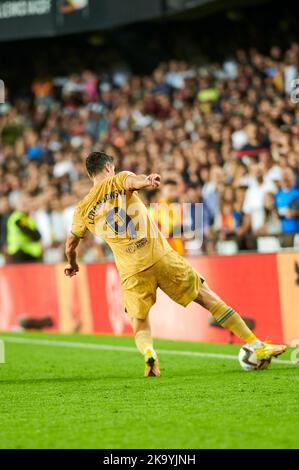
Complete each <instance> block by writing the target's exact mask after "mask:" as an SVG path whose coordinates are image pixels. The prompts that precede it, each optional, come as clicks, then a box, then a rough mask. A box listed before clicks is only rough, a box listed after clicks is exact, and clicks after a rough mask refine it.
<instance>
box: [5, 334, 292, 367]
mask: <svg viewBox="0 0 299 470" xmlns="http://www.w3.org/2000/svg"><path fill="white" fill-rule="evenodd" d="M0 339H2V340H3V341H4V342H6V343H22V344H32V345H37V346H52V347H53V346H54V347H63V348H78V349H94V350H100V351H121V352H132V353H136V352H137V350H136V348H132V347H129V346H114V345H111V344H96V343H79V342H73V341H57V340H48V339H35V338H17V337H16V336H0ZM157 351H158V352H159V353H162V354H166V355H167V354H169V355H173V356H189V357H190V356H191V357H203V358H211V359H212V358H213V359H228V360H233V361H236V360H238V357H237V355H233V354H221V353H208V352H198V351H177V350H173V349H157ZM273 361H274V362H276V363H278V364H288V365H290V364H291V365H294V363H293V362H292V361H287V360H281V359H273Z"/></svg>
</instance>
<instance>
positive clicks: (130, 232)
mask: <svg viewBox="0 0 299 470" xmlns="http://www.w3.org/2000/svg"><path fill="white" fill-rule="evenodd" d="M86 169H87V173H88V175H89V177H90V179H91V180H92V181H93V188H92V189H91V190H90V192H89V193H88V194H87V196H86V197H85V198H84V199H82V200H81V201H80V202H79V203H78V205H77V207H76V209H75V213H74V217H73V224H72V230H71V233H70V235H69V236H68V238H67V241H66V250H65V252H66V256H67V260H68V264H67V266H66V267H65V271H64V272H65V275H66V276H70V277H72V276H74V275H76V273H77V272H78V271H79V266H78V264H77V247H78V245H79V242H80V240H81V239H82V238H83V237H84V235H85V233H86V231H87V230H89V231H90V232H92V233H93V234H94V235H98V236H100V237H101V238H103V239H104V240H105V241H106V242H107V243H108V244H109V246H110V247H111V249H112V251H113V254H114V257H115V263H116V266H117V268H118V271H119V274H120V277H121V282H122V288H123V292H124V304H125V311H126V312H127V314H128V316H129V318H130V321H131V324H132V328H133V331H134V334H135V341H136V346H137V348H138V349H139V351H140V352H141V354H142V355H143V356H144V360H145V372H144V375H145V376H146V377H148V376H150V375H154V376H159V375H160V371H159V363H158V357H157V353H156V352H155V350H154V347H153V339H152V337H151V328H150V323H149V318H148V314H149V311H150V308H151V307H152V305H153V304H154V303H155V301H156V291H157V288H158V287H160V289H162V290H163V291H164V292H165V293H166V294H167V295H168V296H169V297H170V298H171V299H173V300H174V301H175V302H177V303H179V304H181V305H183V306H184V307H186V306H187V305H188V304H189V303H190V302H192V301H194V302H197V303H198V304H200V305H202V306H203V307H205V308H206V309H207V310H209V311H210V313H211V314H212V315H213V316H214V318H215V319H216V320H217V322H218V323H219V325H221V326H222V327H224V328H227V329H229V330H230V331H231V332H233V333H234V334H235V335H236V336H238V337H239V338H241V339H242V340H243V341H244V343H248V344H250V345H252V348H253V349H254V350H255V352H256V355H257V357H258V359H260V360H263V359H265V360H271V358H272V357H276V356H278V355H280V354H282V353H283V352H284V351H285V349H286V346H284V345H274V344H267V343H264V342H262V341H260V340H259V339H258V338H256V336H255V335H254V333H253V332H252V331H251V330H250V329H249V328H248V327H247V325H246V324H245V322H244V321H243V320H242V318H241V317H240V315H239V314H238V313H237V312H235V311H234V309H233V308H231V307H229V306H228V305H226V303H225V302H224V301H223V300H222V299H220V298H219V297H218V295H217V294H215V293H214V292H213V291H212V290H211V289H210V288H209V286H208V284H207V282H206V281H205V279H204V277H203V276H202V275H201V274H199V273H198V272H196V271H195V269H194V268H193V267H192V266H191V264H190V263H189V262H188V261H187V260H186V259H184V258H183V257H181V256H180V255H179V254H178V253H176V252H175V251H174V250H173V249H172V247H171V246H170V245H169V243H168V242H167V240H166V238H164V236H163V235H162V233H161V232H160V231H159V230H158V228H157V226H156V225H155V224H154V223H153V221H152V220H151V218H150V217H149V215H148V211H147V209H146V207H145V205H144V204H143V203H142V201H141V199H140V198H139V196H138V193H137V192H138V190H140V189H145V188H158V187H159V186H160V176H159V175H158V174H150V175H148V176H146V175H135V174H134V173H131V172H128V171H121V172H120V173H118V174H115V170H114V164H113V158H112V157H110V156H109V155H106V154H105V153H104V152H93V153H91V154H90V155H89V156H88V157H87V159H86ZM162 314H163V313H161V315H162Z"/></svg>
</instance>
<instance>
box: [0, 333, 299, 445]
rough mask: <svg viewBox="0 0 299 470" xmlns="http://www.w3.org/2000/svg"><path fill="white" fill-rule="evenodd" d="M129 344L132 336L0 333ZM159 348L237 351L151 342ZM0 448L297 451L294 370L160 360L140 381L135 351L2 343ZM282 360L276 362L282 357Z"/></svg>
mask: <svg viewBox="0 0 299 470" xmlns="http://www.w3.org/2000/svg"><path fill="white" fill-rule="evenodd" d="M8 336H10V337H11V336H14V337H16V336H17V337H18V338H26V339H42V340H44V339H47V340H53V341H55V340H56V341H61V340H63V341H70V342H74V341H76V342H80V343H97V344H102V345H115V346H117V345H118V346H127V347H132V346H133V339H132V338H118V337H108V336H105V337H103V336H85V335H78V334H77V335H58V334H40V333H25V334H19V335H15V334H14V335H10V334H8V335H5V334H1V337H2V339H3V338H5V337H8ZM155 344H156V347H157V348H158V349H168V350H170V349H171V350H175V351H178V350H183V351H184V350H186V351H200V352H210V353H211V352H212V353H222V354H237V352H238V349H239V347H238V346H230V345H211V344H195V343H182V342H174V341H156V343H155ZM5 346H6V364H0V387H1V400H0V417H1V427H0V447H1V448H277V447H279V448H298V447H299V436H298V427H299V393H298V390H299V366H294V365H291V364H279V363H275V364H272V365H271V367H270V369H269V370H267V371H259V372H252V373H246V372H244V371H242V370H241V369H240V366H239V363H238V362H237V361H233V360H227V359H219V358H215V359H214V358H207V357H196V356H190V357H189V356H188V357H187V356H176V355H169V354H166V353H165V354H163V353H161V354H160V365H161V372H162V377H160V378H158V379H157V378H148V379H144V378H143V376H142V374H143V362H142V357H141V355H139V354H138V353H137V352H136V354H133V353H132V352H129V351H128V352H127V351H113V350H92V349H81V348H68V347H61V346H60V347H58V346H54V345H49V346H48V345H47V346H46V345H37V344H21V343H20V344H19V343H10V342H7V343H6V345H5ZM288 358H289V356H288V354H284V356H283V357H282V359H288Z"/></svg>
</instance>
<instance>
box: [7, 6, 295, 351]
mask: <svg viewBox="0 0 299 470" xmlns="http://www.w3.org/2000/svg"><path fill="white" fill-rule="evenodd" d="M128 3H129V5H128ZM226 3H228V2H225V1H222V2H218V1H187V0H185V1H184V0H181V1H180V0H168V1H160V0H155V1H151V2H148V1H140V0H139V1H137V0H136V1H131V2H123V1H121V0H113V1H112V0H109V1H108V0H106V1H104V0H103V1H101V2H96V1H93V0H90V1H88V0H86V1H85V0H84V1H83V0H82V1H81V2H80V1H76V2H72V1H57V2H54V1H50V0H48V1H47V0H43V1H40V0H31V1H25V2H24V1H23V2H19V1H10V2H5V1H3V2H1V4H0V41H1V42H0V64H1V65H0V67H1V68H0V79H1V80H3V82H4V86H5V100H2V101H4V103H3V104H0V132H1V141H0V262H1V268H0V328H1V329H2V330H12V329H16V328H17V329H22V328H23V329H27V328H28V329H32V328H35V329H45V330H47V331H59V332H74V331H79V332H97V333H112V334H117V335H122V334H129V333H130V328H129V325H128V322H127V319H126V317H125V314H124V312H123V306H122V297H121V288H120V283H119V278H118V275H117V273H116V269H115V267H114V264H113V260H112V257H111V253H110V252H109V250H108V249H107V246H106V245H103V244H102V243H101V242H100V241H97V242H95V241H94V240H93V238H92V237H91V236H89V237H87V238H86V239H85V240H84V242H83V243H82V250H81V255H80V256H81V262H82V269H81V272H80V276H77V277H76V278H75V279H72V280H71V281H70V280H69V279H65V278H64V275H63V263H64V253H63V247H64V241H65V237H66V234H67V233H68V230H69V227H70V221H71V217H72V213H73V210H74V205H75V204H76V202H77V201H78V199H80V198H81V197H82V196H83V195H85V193H86V192H87V191H88V189H89V187H90V186H89V185H90V183H89V181H88V180H87V178H86V176H85V170H84V159H85V158H86V156H87V154H88V152H89V151H90V150H91V149H92V148H94V146H96V147H98V148H104V149H105V150H106V151H107V153H111V154H112V155H113V156H114V157H115V159H116V162H117V168H118V169H127V170H131V171H134V172H137V173H138V172H139V173H145V172H148V171H157V172H159V173H161V176H162V181H166V180H169V179H170V180H172V181H173V182H174V183H175V185H173V184H172V185H171V186H172V189H173V187H175V194H174V195H173V191H172V192H171V190H170V191H169V192H170V193H171V194H169V192H167V194H166V193H165V191H164V189H163V185H162V188H161V191H160V192H144V194H143V195H142V196H143V199H144V200H145V201H146V202H147V203H151V202H159V201H160V200H165V198H168V197H169V198H170V202H171V203H172V202H175V199H176V198H177V197H178V200H179V202H181V203H183V202H189V203H196V202H203V204H204V243H203V245H200V244H199V243H197V240H196V239H194V238H192V234H191V235H190V236H189V237H188V238H187V239H185V240H182V239H181V240H171V241H170V242H171V243H172V244H173V246H174V247H175V248H176V249H177V250H178V251H180V252H181V253H183V254H184V255H185V256H188V257H191V258H190V259H191V262H192V263H193V264H194V265H195V266H196V267H197V268H198V270H199V271H200V272H202V273H203V274H204V275H205V276H206V277H207V279H208V280H209V283H210V285H211V286H212V287H214V288H215V290H216V291H217V292H218V293H219V294H220V295H221V296H222V297H224V298H225V299H227V301H228V302H230V303H232V304H233V305H234V308H236V309H237V310H238V311H240V313H241V314H243V315H244V316H247V317H248V318H250V319H251V320H252V321H254V325H255V331H256V333H257V334H258V335H259V336H261V337H264V336H265V335H267V336H269V337H271V338H272V339H273V340H274V341H286V342H288V343H291V342H292V341H293V340H294V339H296V338H298V337H299V317H298V314H297V312H296V309H295V308H294V306H295V305H297V302H298V300H299V280H298V279H299V278H298V273H299V255H298V247H299V217H298V216H297V215H298V214H297V211H298V208H299V126H298V122H299V111H298V110H299V108H298V99H299V90H298V83H297V82H296V79H298V56H299V38H298V25H297V20H296V15H295V13H294V12H293V9H294V6H293V3H294V2H293V3H292V2H289V1H286V2H271V1H264V2H251V1H244V2H243V1H242V2H241V1H238V2H237V1H236V2H229V7H228V6H227V5H226ZM253 3H254V4H255V5H254V6H253V5H252V4H253ZM256 3H258V4H256ZM21 4H22V5H21ZM124 4H126V5H125V6H124ZM168 189H169V188H168ZM21 191H22V192H25V193H27V194H28V195H29V196H30V204H31V209H32V217H33V219H34V220H35V221H36V227H37V231H38V232H39V233H40V235H41V242H40V243H41V245H42V259H41V260H40V262H38V263H34V264H30V265H28V264H27V263H25V262H24V263H22V265H19V264H18V265H16V264H11V263H10V261H11V259H10V256H9V250H8V240H7V220H8V217H9V216H10V214H11V213H12V211H13V210H14V208H15V204H16V201H17V199H18V195H19V194H20V192H21ZM172 198H173V199H172ZM174 207H177V206H174ZM184 223H185V224H186V225H187V226H190V227H192V220H190V219H188V220H185V221H184ZM24 261H26V260H24ZM158 312H160V313H159V314H158ZM162 312H163V314H162ZM152 321H153V335H154V336H156V337H161V338H168V339H183V340H194V341H218V342H226V341H229V340H230V338H229V336H228V333H227V332H225V331H222V330H219V329H218V328H215V327H214V326H213V325H210V324H209V322H208V315H207V313H205V312H204V311H202V312H200V314H199V311H198V307H192V306H190V307H189V308H188V309H187V311H186V312H184V315H182V308H180V307H179V306H176V305H175V304H173V303H171V302H170V300H168V299H167V298H166V297H165V296H164V295H162V294H159V296H158V302H157V305H156V306H155V308H154V309H153V312H152Z"/></svg>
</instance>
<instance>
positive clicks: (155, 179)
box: [146, 173, 161, 188]
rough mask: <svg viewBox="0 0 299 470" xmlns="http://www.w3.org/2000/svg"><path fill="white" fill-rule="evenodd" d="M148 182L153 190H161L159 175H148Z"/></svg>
mask: <svg viewBox="0 0 299 470" xmlns="http://www.w3.org/2000/svg"><path fill="white" fill-rule="evenodd" d="M146 180H147V181H148V182H149V186H152V187H153V188H159V186H160V183H161V177H160V175H158V174H157V173H152V174H150V175H148V176H147V177H146Z"/></svg>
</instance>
